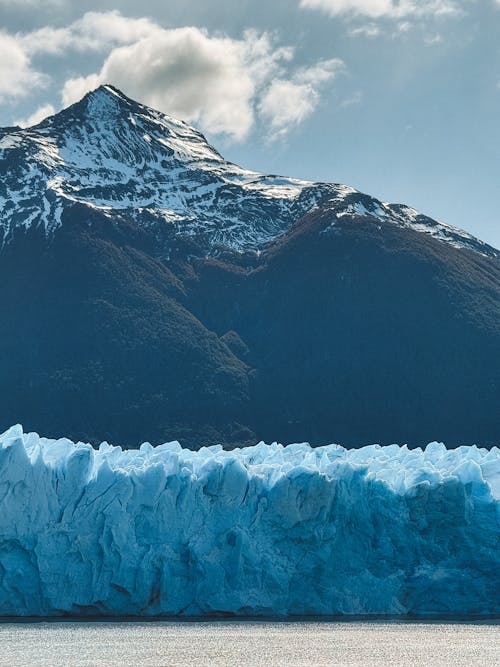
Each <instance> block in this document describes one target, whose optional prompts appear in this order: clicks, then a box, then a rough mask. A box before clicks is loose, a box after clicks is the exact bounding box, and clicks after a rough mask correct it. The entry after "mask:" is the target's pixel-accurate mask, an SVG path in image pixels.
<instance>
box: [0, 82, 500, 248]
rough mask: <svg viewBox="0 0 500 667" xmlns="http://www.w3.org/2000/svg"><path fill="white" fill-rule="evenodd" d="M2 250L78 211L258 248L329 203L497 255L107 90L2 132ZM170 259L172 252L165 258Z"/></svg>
mask: <svg viewBox="0 0 500 667" xmlns="http://www.w3.org/2000/svg"><path fill="white" fill-rule="evenodd" d="M0 174H1V176H2V178H1V179H0V244H1V245H4V244H5V243H7V242H8V241H9V240H10V239H11V238H12V237H13V235H14V233H15V232H16V230H18V229H30V228H32V227H38V228H41V229H42V230H43V231H44V233H45V235H46V236H47V237H50V236H51V235H53V234H54V233H55V232H56V230H57V229H58V228H59V227H60V226H61V225H62V224H63V221H64V220H65V217H66V216H69V215H70V214H71V210H72V207H74V206H75V205H76V204H80V205H83V206H84V207H86V208H87V209H88V211H89V215H90V212H91V211H98V212H99V213H100V214H102V215H103V216H105V217H106V218H108V219H109V220H110V221H116V222H120V221H121V220H124V219H126V220H131V221H134V222H135V223H136V224H137V225H138V226H140V227H141V228H150V229H152V230H153V231H154V232H156V233H157V236H159V237H162V238H164V237H165V235H167V236H168V237H172V236H174V237H181V238H196V239H197V240H198V241H201V244H202V247H204V248H205V249H206V254H216V253H217V252H218V250H220V249H233V250H237V251H244V250H260V249H262V247H263V246H264V245H265V244H267V243H269V242H270V241H272V240H274V239H275V238H277V237H279V236H280V235H281V234H283V233H284V232H286V231H287V230H288V229H289V228H290V227H291V226H292V224H293V223H294V222H295V221H297V220H298V219H299V218H300V217H301V216H303V215H304V214H305V213H307V212H308V211H310V210H311V209H312V208H313V207H314V206H317V205H319V204H320V203H321V202H323V201H327V202H329V204H330V205H332V204H334V205H335V210H336V212H337V213H338V215H341V216H345V215H350V216H351V217H356V216H357V215H359V214H362V215H364V214H369V215H371V216H372V217H373V216H375V217H382V218H383V219H385V220H388V221H390V222H393V223H395V224H399V225H402V226H405V227H411V228H413V229H416V230H418V231H422V232H426V233H431V234H432V235H433V236H435V237H436V238H438V239H440V240H441V241H443V242H447V243H452V244H453V245H454V246H456V247H459V248H469V249H473V250H476V251H478V252H481V253H482V254H487V255H496V251H495V250H494V249H493V248H490V247H489V246H487V245H486V244H483V243H481V242H480V241H478V240H477V239H475V238H474V237H472V236H471V235H469V234H466V233H465V232H461V231H460V230H456V229H454V228H451V227H448V226H447V225H443V224H441V223H437V222H435V221H433V220H431V219H430V218H427V217H426V216H421V215H419V214H418V213H417V212H416V211H414V210H413V209H410V208H408V207H405V206H398V205H389V204H382V203H381V202H379V201H378V200H375V199H373V198H370V197H367V196H366V195H363V194H362V193H360V192H358V191H356V190H354V189H352V188H348V187H346V186H342V185H339V184H327V183H312V182H308V181H300V180H297V179H293V178H285V177H281V176H273V175H264V174H259V173H257V172H253V171H249V170H246V169H242V168H241V167H238V166H237V165H234V164H231V163H229V162H227V161H225V160H224V159H223V157H222V156H221V155H220V154H219V153H218V152H217V151H216V150H215V149H214V148H213V147H212V146H210V145H209V144H208V143H207V141H206V139H205V138H204V136H203V135H202V134H200V133H199V132H198V131H197V130H195V129H194V128H192V127H190V126H189V125H187V124H186V123H184V122H182V121H179V120H176V119H175V118H173V117H171V116H168V115H165V114H162V113H160V112H158V111H155V110H153V109H150V108H149V107H146V106H144V105H141V104H139V103H137V102H134V101H133V100H131V99H129V98H128V97H126V96H125V95H123V93H121V92H120V91H118V90H117V89H116V88H113V87H112V86H109V85H104V86H100V87H99V88H97V89H96V90H95V91H92V92H91V93H89V94H87V95H86V96H85V97H84V98H83V99H82V100H81V101H80V102H78V103H76V104H74V105H72V106H70V107H68V108H67V109H65V110H63V111H61V112H60V113H58V114H57V115H55V116H52V117H50V118H48V119H46V120H44V121H42V122H41V123H40V124H39V125H36V126H34V127H30V128H27V129H21V128H5V129H3V130H0ZM167 254H168V253H167Z"/></svg>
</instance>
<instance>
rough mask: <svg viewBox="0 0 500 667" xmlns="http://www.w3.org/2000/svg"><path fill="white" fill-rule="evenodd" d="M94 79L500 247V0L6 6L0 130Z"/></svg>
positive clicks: (234, 144)
mask: <svg viewBox="0 0 500 667" xmlns="http://www.w3.org/2000/svg"><path fill="white" fill-rule="evenodd" d="M100 83H111V84H114V85H115V86H117V87H118V88H120V89H121V90H122V91H123V92H124V93H126V94H127V95H129V96H130V97H133V98H134V99H136V100H138V101H140V102H143V103H145V104H148V105H150V106H153V107H155V108H157V109H160V110H161V111H163V112H165V113H169V114H171V115H174V116H177V117H179V118H182V119H183V120H186V121H187V122H190V123H191V124H192V125H195V126H196V127H198V128H199V129H201V130H202V131H203V132H204V133H205V134H206V136H207V138H208V139H209V141H210V142H211V143H212V144H213V145H214V146H215V147H216V148H217V149H218V150H219V152H221V153H222V154H223V155H224V156H225V157H226V158H227V159H229V160H231V161H232V162H236V163H238V164H241V165H242V166H244V167H247V168H251V169H255V170H256V171H261V172H266V173H275V174H283V175H287V176H294V177H297V178H303V179H307V180H315V181H328V182H336V183H345V184H348V185H350V186H353V187H355V188H358V189H359V190H361V191H363V192H366V193H369V194H370V195H373V196H375V197H378V198H379V199H382V200H383V201H388V202H399V203H405V204H408V205H410V206H413V207H415V208H417V209H418V210H420V211H422V212H423V213H426V214H427V215H430V216H431V217H434V218H436V219H438V220H441V221H443V222H446V223H448V224H452V225H454V226H457V227H461V228H462V229H466V230H467V231H470V232H471V233H473V234H475V235H476V236H478V237H480V238H482V239H483V240H485V241H487V242H489V243H491V244H492V245H494V246H496V247H498V248H500V214H499V212H498V210H499V202H500V169H499V166H500V0H252V1H250V0H236V1H235V0H182V2H179V0H150V1H144V2H141V3H138V2H137V1H136V0H135V1H132V0H122V1H121V2H119V1H117V0H99V1H98V2H97V1H95V2H94V1H93V0H85V1H83V2H75V1H74V0H0V125H13V124H21V125H30V124H33V123H36V122H38V121H39V120H41V119H42V118H43V117H44V116H46V115H48V114H51V113H54V112H57V111H58V110H60V109H61V108H63V107H64V106H67V105H68V104H71V103H72V102H75V101H77V100H78V99H79V98H81V97H82V96H83V95H84V94H85V93H86V92H87V91H88V90H91V89H93V88H95V87H96V86H97V85H99V84H100Z"/></svg>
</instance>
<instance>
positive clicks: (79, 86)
mask: <svg viewBox="0 0 500 667" xmlns="http://www.w3.org/2000/svg"><path fill="white" fill-rule="evenodd" d="M115 17H116V18H119V20H120V22H121V23H120V24H121V25H122V27H125V26H124V23H123V19H124V17H122V16H121V15H117V14H115ZM148 31H149V32H148V34H145V35H144V36H143V37H140V38H139V39H137V40H135V39H134V37H133V35H131V37H130V41H131V43H130V44H126V45H122V46H116V47H115V48H113V49H112V50H111V51H110V53H109V55H108V56H107V58H106V59H105V61H104V63H103V65H102V67H101V69H100V71H99V72H97V73H94V74H91V75H90V76H86V77H77V78H74V79H70V80H68V81H67V82H66V84H65V86H64V89H63V103H64V104H65V105H67V104H70V103H72V102H75V101H76V100H78V99H80V98H81V97H82V95H83V94H84V93H85V92H87V91H88V90H91V89H93V88H95V87H96V86H97V85H98V84H99V83H112V84H113V85H115V86H117V87H118V88H120V89H122V90H123V91H124V92H125V93H126V94H127V95H129V96H130V97H132V98H135V99H137V100H140V101H142V102H144V103H146V104H148V105H150V106H153V107H155V108H157V109H160V110H161V111H164V112H166V113H169V114H172V115H174V116H178V117H180V118H182V119H184V120H187V121H190V122H193V123H195V124H199V125H200V126H201V127H202V128H203V129H205V130H206V131H208V132H210V133H213V134H225V135H227V136H228V137H230V138H231V139H233V140H237V141H238V140H242V139H244V138H245V137H246V136H248V133H249V132H250V130H251V129H252V127H253V126H254V123H255V122H256V119H257V117H258V116H259V115H260V117H262V119H263V120H265V121H266V122H268V123H269V124H270V126H271V129H272V131H273V132H275V133H278V134H280V135H282V134H284V133H285V132H286V131H287V129H288V128H290V127H292V126H294V125H297V124H298V123H299V122H301V121H302V120H303V119H304V118H306V117H307V116H308V115H309V114H310V113H311V112H312V111H313V110H314V108H315V107H316V106H317V103H318V100H319V90H320V88H321V87H322V86H323V85H324V83H326V82H327V81H329V80H330V79H332V78H333V76H334V74H335V72H336V70H337V69H338V67H339V65H340V61H338V60H332V61H326V62H320V63H318V64H317V65H314V66H312V67H310V68H306V69H299V70H294V69H293V63H292V61H293V55H294V53H293V49H292V48H290V47H283V46H278V45H276V44H275V42H274V40H273V38H272V37H271V36H270V35H268V34H267V33H262V34H258V33H256V32H254V31H248V32H246V33H245V34H244V35H243V37H242V38H241V39H231V38H229V37H224V36H219V35H216V36H213V35H210V34H209V33H208V32H207V31H205V30H202V29H199V28H194V27H186V28H177V29H162V28H160V27H159V26H155V25H153V24H151V25H150V26H149V28H148ZM113 34H115V33H113ZM124 39H125V37H124Z"/></svg>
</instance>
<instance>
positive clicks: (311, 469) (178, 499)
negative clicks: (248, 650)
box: [0, 426, 500, 616]
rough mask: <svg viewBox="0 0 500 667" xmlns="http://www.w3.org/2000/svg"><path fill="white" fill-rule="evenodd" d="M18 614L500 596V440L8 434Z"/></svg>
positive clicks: (4, 456)
mask: <svg viewBox="0 0 500 667" xmlns="http://www.w3.org/2000/svg"><path fill="white" fill-rule="evenodd" d="M0 504H1V510H2V511H1V512H0V533H1V535H2V545H1V549H0V580H1V586H0V614H1V615H62V614H65V613H71V614H76V615H78V614H81V615H85V614H93V615H95V614H98V615H101V614H102V615H106V614H115V615H116V614H140V615H148V614H149V615H151V614H181V615H186V616H189V615H198V614H210V613H216V612H221V613H233V614H246V615H258V614H283V615H293V614H300V615H304V614H495V613H496V614H498V613H499V612H500V606H499V604H500V597H499V592H500V554H499V551H498V517H499V511H500V451H499V450H498V448H493V449H491V451H487V450H484V449H477V448H476V447H459V448H458V449H456V450H451V451H450V450H447V449H446V448H445V447H444V445H441V444H438V443H432V444H430V445H428V446H427V448H426V449H425V450H421V449H416V450H412V451H410V450H408V449H407V448H406V447H398V446H396V445H394V446H389V447H379V446H378V445H374V446H368V447H364V448H362V449H359V450H350V451H349V450H346V449H344V448H342V447H339V446H336V445H330V446H327V447H320V448H317V449H311V447H309V445H307V444H297V445H290V446H288V447H286V448H284V447H282V446H281V445H278V444H273V445H271V446H267V445H265V444H264V443H260V444H259V445H257V446H254V447H249V448H246V449H241V450H234V451H231V452H228V451H224V450H222V448H221V447H220V446H213V447H208V448H203V449H201V450H199V451H198V452H192V451H189V450H186V449H182V448H181V447H180V445H179V444H178V443H176V442H172V443H168V444H164V445H161V446H159V447H156V448H154V447H152V446H151V445H150V444H144V445H142V447H141V448H140V450H136V451H122V450H121V448H119V447H112V446H110V445H108V444H106V443H103V444H102V445H101V446H100V448H99V450H98V451H95V450H94V449H93V448H92V447H91V446H90V445H85V444H82V443H78V444H77V445H74V444H73V443H72V442H70V441H69V440H66V439H60V440H48V439H45V438H40V437H39V436H38V435H36V434H35V433H29V434H25V433H23V431H22V428H21V427H20V426H16V427H13V428H11V429H9V430H8V431H7V432H6V433H4V434H3V435H1V436H0Z"/></svg>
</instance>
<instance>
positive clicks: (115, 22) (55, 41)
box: [20, 11, 161, 54]
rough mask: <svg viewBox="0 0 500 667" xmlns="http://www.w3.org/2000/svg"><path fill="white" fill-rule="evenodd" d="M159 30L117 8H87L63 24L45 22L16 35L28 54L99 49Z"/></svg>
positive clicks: (148, 21)
mask: <svg viewBox="0 0 500 667" xmlns="http://www.w3.org/2000/svg"><path fill="white" fill-rule="evenodd" d="M159 30H161V29H160V28H159V27H158V26H157V25H156V24H154V23H153V22H152V21H150V20H149V19H147V18H138V19H135V18H128V17H126V16H123V15H122V14H120V13H119V12H117V11H109V12H87V13H86V14H84V15H83V16H82V18H81V19H78V20H77V21H74V22H73V23H71V24H70V25H69V26H66V27H63V28H52V27H50V26H45V27H43V28H40V29H39V30H35V31H33V32H30V33H26V34H24V35H22V36H20V41H21V42H22V45H23V47H24V49H25V50H26V51H27V52H28V53H31V54H34V53H53V54H58V53H61V52H63V51H66V50H70V49H72V50H75V51H88V50H92V51H101V50H106V49H107V48H109V47H110V46H112V45H114V44H129V43H131V42H135V41H137V40H139V39H142V38H143V37H147V36H148V35H152V34H153V33H155V32H157V31H159Z"/></svg>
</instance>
